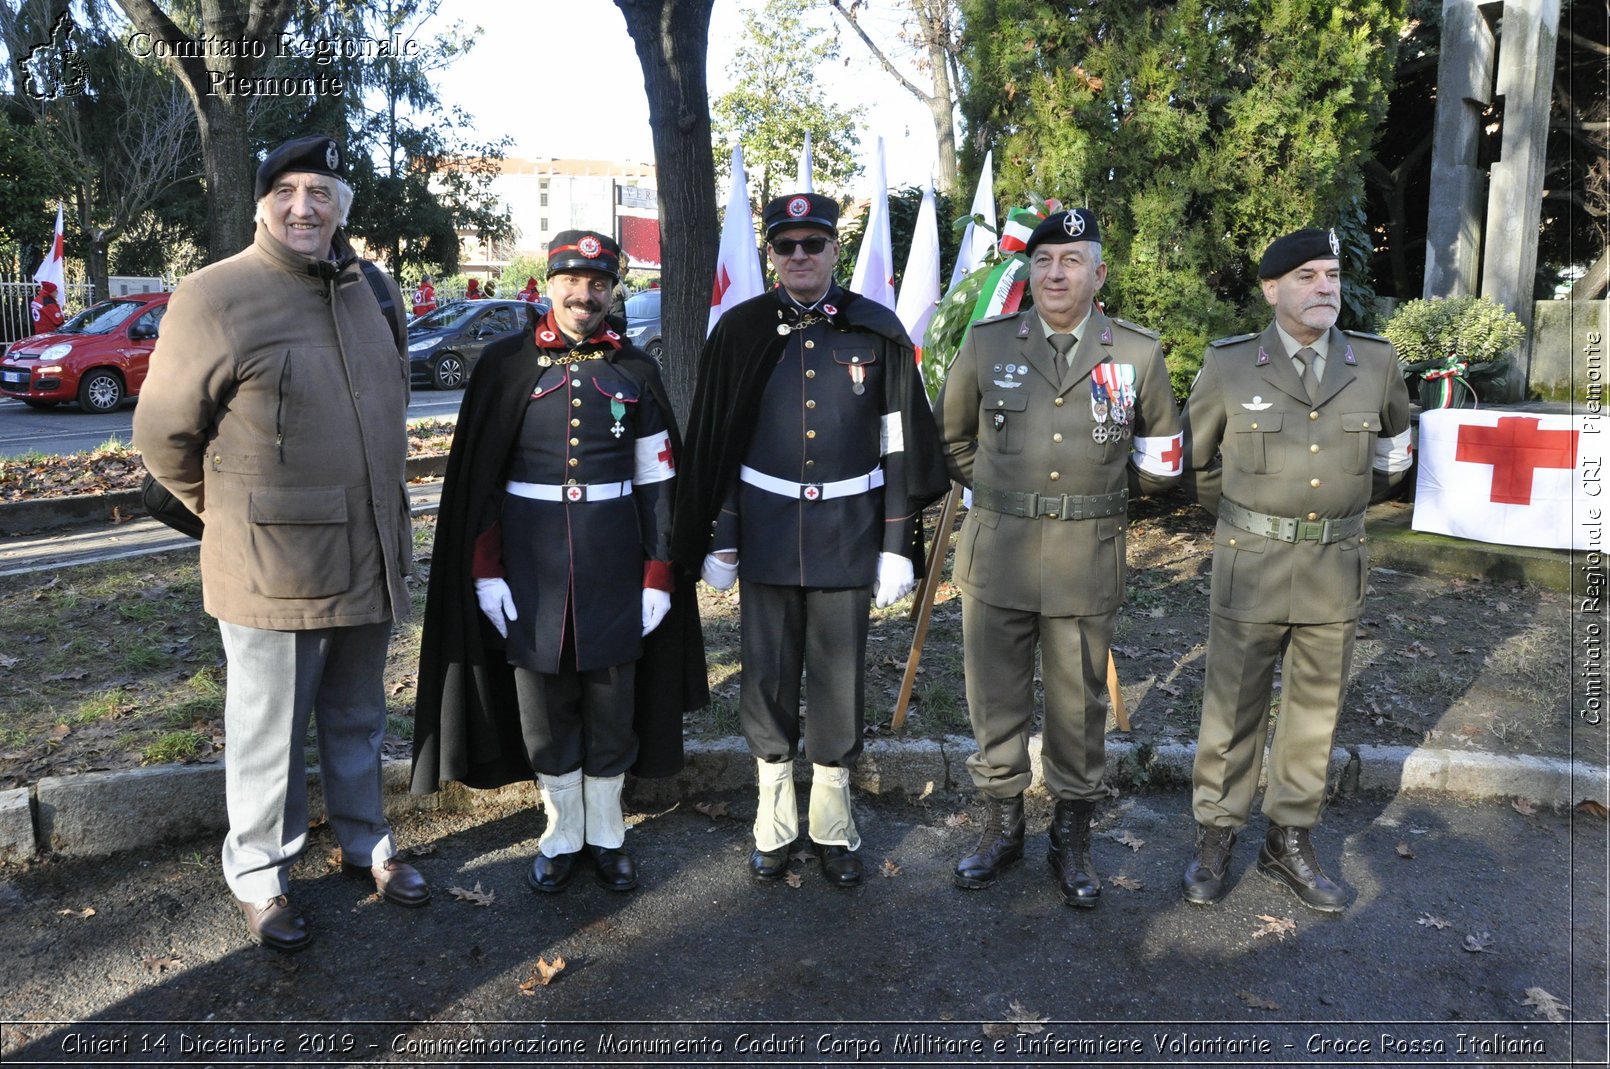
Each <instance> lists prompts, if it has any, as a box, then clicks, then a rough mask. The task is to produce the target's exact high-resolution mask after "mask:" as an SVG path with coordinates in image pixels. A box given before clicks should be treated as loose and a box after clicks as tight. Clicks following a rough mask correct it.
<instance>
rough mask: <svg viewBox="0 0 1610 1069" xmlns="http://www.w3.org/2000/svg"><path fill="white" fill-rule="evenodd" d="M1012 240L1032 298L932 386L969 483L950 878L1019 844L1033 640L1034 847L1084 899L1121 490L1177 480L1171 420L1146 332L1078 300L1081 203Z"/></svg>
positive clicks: (1097, 250) (964, 880)
mask: <svg viewBox="0 0 1610 1069" xmlns="http://www.w3.org/2000/svg"><path fill="white" fill-rule="evenodd" d="M1027 254H1028V257H1029V288H1030V290H1031V292H1032V293H1033V294H1034V308H1033V309H1032V310H1029V311H1024V312H1018V313H1016V314H1014V315H1007V316H998V317H996V318H994V319H987V320H984V321H983V322H981V323H978V324H976V325H975V326H974V327H973V330H972V331H971V333H970V334H969V335H968V338H967V340H966V342H964V343H963V345H962V348H961V351H960V352H959V353H958V354H957V356H956V361H955V363H954V364H952V365H951V368H950V372H949V374H948V375H947V377H946V380H945V387H944V389H943V390H942V391H941V392H940V395H939V403H938V411H939V423H940V433H941V435H942V436H943V438H944V440H945V447H946V449H947V451H948V453H949V460H950V465H951V473H952V475H953V476H954V477H955V478H956V479H957V480H958V481H960V482H962V483H964V484H966V485H967V486H970V487H971V488H972V490H973V503H972V507H971V508H970V509H969V510H968V512H967V519H966V521H965V522H964V523H963V525H962V531H961V538H960V541H959V542H958V543H957V547H956V569H955V578H956V585H957V586H959V587H961V590H962V643H963V647H964V651H965V663H966V672H967V710H968V715H969V717H970V718H971V720H972V723H973V736H974V738H975V740H976V741H977V743H978V752H977V753H976V754H974V755H973V756H971V757H969V758H968V759H967V770H968V771H969V772H970V773H971V774H972V777H973V783H974V784H975V785H976V786H977V787H978V790H979V793H980V794H982V795H983V800H984V816H985V819H984V828H983V833H982V835H981V836H980V837H979V842H978V845H977V847H975V848H974V850H973V851H972V852H971V853H969V854H968V855H967V856H966V857H964V858H962V859H961V861H960V862H959V863H958V864H957V866H956V871H955V874H954V879H955V882H956V884H957V885H958V886H960V887H964V888H968V889H977V888H982V887H987V886H989V885H990V884H992V883H994V882H995V880H996V878H997V877H998V876H999V874H1000V873H1001V871H1002V870H1004V869H1005V868H1007V867H1008V866H1010V865H1013V864H1015V863H1016V862H1018V861H1020V860H1022V858H1023V835H1024V824H1023V791H1024V790H1025V789H1026V788H1027V787H1028V785H1029V780H1030V775H1031V773H1030V768H1029V731H1030V729H1031V728H1032V727H1033V724H1034V674H1035V671H1034V670H1035V647H1036V646H1038V647H1039V654H1040V657H1039V659H1040V666H1041V673H1040V674H1041V676H1042V678H1043V680H1044V687H1045V730H1044V739H1043V746H1042V750H1041V753H1042V758H1043V759H1042V765H1043V767H1044V770H1045V786H1046V789H1047V790H1048V791H1049V792H1050V793H1051V795H1052V797H1054V798H1055V799H1056V810H1055V814H1054V815H1053V817H1052V821H1051V849H1050V852H1049V854H1048V856H1047V861H1048V862H1049V864H1050V866H1051V869H1052V871H1053V872H1054V873H1055V875H1056V878H1057V888H1058V890H1059V891H1060V892H1061V894H1062V899H1063V901H1064V902H1066V903H1067V904H1068V905H1070V906H1077V907H1080V908H1084V909H1089V908H1091V907H1093V906H1095V905H1096V903H1097V901H1098V900H1099V898H1100V895H1101V879H1100V877H1099V876H1097V874H1096V870H1095V867H1094V864H1093V863H1092V861H1091V856H1090V818H1091V815H1092V813H1093V812H1094V810H1095V807H1096V802H1097V801H1098V800H1100V799H1101V798H1103V797H1105V796H1106V788H1105V787H1104V786H1103V785H1102V777H1103V775H1104V773H1105V758H1106V750H1105V745H1106V728H1107V701H1106V689H1107V651H1108V648H1109V647H1110V646H1111V644H1112V634H1113V625H1114V622H1115V620H1116V617H1117V615H1118V605H1119V603H1120V602H1121V601H1122V600H1123V594H1124V529H1125V527H1126V526H1127V523H1128V507H1129V506H1128V502H1129V495H1130V493H1131V492H1132V491H1134V492H1140V493H1151V492H1155V491H1157V490H1163V489H1167V488H1168V487H1169V486H1172V485H1173V484H1174V483H1176V482H1178V480H1179V477H1180V460H1181V452H1180V449H1181V442H1180V421H1179V415H1178V412H1177V410H1176V407H1175V404H1174V394H1173V391H1172V390H1171V389H1170V388H1169V382H1168V368H1167V367H1166V366H1164V363H1163V350H1162V346H1161V345H1160V344H1159V342H1158V338H1157V335H1156V334H1154V333H1152V332H1151V331H1149V330H1145V329H1144V328H1141V327H1137V326H1135V325H1134V324H1132V323H1126V322H1124V321H1123V320H1121V319H1110V318H1108V317H1107V315H1106V314H1105V313H1103V312H1102V310H1101V307H1100V306H1099V305H1098V304H1096V300H1095V297H1096V293H1097V292H1099V291H1100V289H1101V287H1102V285H1103V284H1104V283H1105V282H1106V280H1107V265H1106V263H1105V262H1103V260H1102V258H1101V231H1100V229H1099V227H1098V226H1097V224H1096V217H1095V214H1094V213H1093V212H1091V211H1090V210H1089V209H1087V208H1073V209H1070V210H1068V211H1059V212H1054V213H1052V214H1051V215H1049V216H1048V217H1047V218H1046V219H1045V220H1044V221H1043V222H1042V223H1040V225H1039V226H1037V227H1035V229H1034V232H1033V233H1032V234H1031V235H1030V236H1029V241H1028V247H1027Z"/></svg>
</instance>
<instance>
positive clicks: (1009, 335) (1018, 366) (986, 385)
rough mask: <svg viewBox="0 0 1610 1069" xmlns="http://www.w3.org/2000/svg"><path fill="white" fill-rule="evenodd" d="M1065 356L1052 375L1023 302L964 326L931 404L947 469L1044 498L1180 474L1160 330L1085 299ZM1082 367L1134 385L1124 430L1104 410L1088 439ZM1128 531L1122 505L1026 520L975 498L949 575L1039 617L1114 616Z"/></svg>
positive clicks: (994, 601)
mask: <svg viewBox="0 0 1610 1069" xmlns="http://www.w3.org/2000/svg"><path fill="white" fill-rule="evenodd" d="M1069 357H1070V362H1069V367H1068V369H1067V371H1066V372H1065V373H1063V374H1062V375H1060V376H1059V375H1058V373H1057V368H1056V353H1055V350H1054V349H1052V347H1051V344H1050V342H1049V341H1047V340H1046V337H1045V332H1044V330H1043V328H1042V326H1041V323H1040V318H1039V316H1038V314H1037V313H1035V312H1033V311H1027V312H1019V313H1017V314H1015V315H1010V316H1000V317H997V318H994V319H987V320H984V321H982V322H980V323H977V324H975V325H974V326H973V328H972V330H971V331H970V332H969V333H968V336H967V341H966V342H965V343H964V344H963V345H962V348H961V352H960V353H958V354H957V356H956V360H955V362H954V363H953V364H952V365H951V368H950V372H949V374H948V375H947V377H946V380H945V385H944V388H943V389H942V390H941V391H940V394H939V400H938V402H937V405H936V408H937V416H938V420H939V432H940V437H941V439H942V440H943V442H944V446H945V452H946V463H947V466H948V467H949V469H950V473H951V476H952V478H954V479H956V480H957V481H958V482H961V483H962V484H963V485H966V486H968V487H972V488H974V489H975V491H976V490H977V489H978V488H980V487H988V488H991V489H994V490H999V491H1008V492H1014V493H1035V494H1041V495H1063V494H1074V495H1101V494H1110V493H1113V492H1116V491H1120V490H1124V489H1126V488H1128V489H1131V490H1135V491H1139V492H1144V493H1150V492H1155V491H1157V490H1162V489H1167V488H1168V487H1170V486H1172V485H1174V484H1175V483H1176V482H1177V481H1178V479H1179V474H1180V470H1181V463H1182V453H1181V442H1180V424H1179V415H1178V411H1177V409H1176V406H1175V404H1174V394H1173V392H1172V390H1171V389H1170V388H1169V382H1168V369H1167V367H1165V366H1164V363H1163V351H1162V347H1161V345H1160V344H1159V343H1158V339H1157V335H1155V334H1153V333H1152V332H1151V331H1148V330H1144V329H1142V328H1140V327H1137V326H1134V325H1133V324H1130V323H1125V322H1123V321H1122V320H1117V319H1109V318H1108V317H1107V316H1106V315H1104V314H1102V313H1101V312H1100V311H1098V310H1096V309H1094V308H1092V309H1091V312H1090V317H1089V320H1088V321H1087V322H1086V324H1085V326H1084V330H1083V333H1082V335H1081V337H1080V339H1079V344H1078V345H1077V346H1076V347H1075V348H1074V349H1073V350H1072V351H1071V352H1070V354H1069ZM1098 368H1105V369H1106V370H1103V371H1100V372H1097V369H1098ZM1125 369H1127V370H1125ZM1093 373H1094V374H1096V375H1099V376H1100V377H1101V378H1103V379H1109V378H1111V377H1114V376H1116V377H1117V378H1119V379H1120V380H1127V381H1128V382H1130V384H1131V386H1132V390H1133V402H1134V404H1133V409H1132V412H1131V415H1130V417H1129V423H1128V425H1127V429H1126V431H1125V433H1124V435H1123V436H1122V437H1120V436H1119V435H1117V434H1114V433H1111V428H1112V427H1113V426H1114V420H1113V419H1112V416H1111V414H1110V406H1109V415H1108V418H1107V420H1106V421H1105V422H1104V423H1102V424H1101V426H1103V427H1105V428H1107V429H1108V432H1109V433H1107V434H1105V435H1103V437H1105V439H1106V440H1105V441H1097V434H1096V429H1097V426H1098V421H1097V419H1096V415H1095V412H1094V410H1093V407H1092V383H1093V381H1094V379H1093ZM1127 527H1128V517H1127V515H1126V514H1124V513H1119V514H1117V515H1112V516H1104V517H1099V518H1095V519H1079V520H1067V519H1061V518H1057V519H1052V518H1050V517H1048V516H1042V517H1039V518H1031V517H1028V516H1016V515H1009V514H1006V513H1003V512H997V511H992V510H991V509H988V508H983V507H980V506H979V504H978V502H977V501H976V500H975V502H974V506H973V507H972V508H971V509H969V510H968V513H967V517H966V519H965V520H964V521H963V523H962V531H961V538H960V541H959V542H958V544H957V548H956V567H955V578H956V583H957V585H958V586H960V587H961V588H962V590H964V591H966V592H967V593H968V594H970V595H972V596H973V597H976V598H978V599H979V600H981V601H984V602H986V603H988V604H990V605H996V606H999V607H1001V608H1008V609H1017V610H1021V611H1026V612H1038V613H1042V614H1044V615H1047V616H1089V615H1095V614H1098V613H1107V612H1112V611H1114V610H1115V609H1117V607H1118V604H1119V602H1120V601H1121V600H1122V598H1123V588H1124V550H1125V536H1124V532H1125V530H1126V528H1127Z"/></svg>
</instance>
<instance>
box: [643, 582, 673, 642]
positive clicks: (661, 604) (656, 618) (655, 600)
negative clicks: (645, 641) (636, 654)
mask: <svg viewBox="0 0 1610 1069" xmlns="http://www.w3.org/2000/svg"><path fill="white" fill-rule="evenodd" d="M670 611H671V595H670V594H668V593H667V592H665V591H663V590H655V589H654V588H653V587H651V586H646V587H644V588H643V634H645V635H647V634H648V633H649V632H650V631H652V630H654V629H655V628H656V627H659V626H660V621H661V620H663V619H665V614H666V613H668V612H670Z"/></svg>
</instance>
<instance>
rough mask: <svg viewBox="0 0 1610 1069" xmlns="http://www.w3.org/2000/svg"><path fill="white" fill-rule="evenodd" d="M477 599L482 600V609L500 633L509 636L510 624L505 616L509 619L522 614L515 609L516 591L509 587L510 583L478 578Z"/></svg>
mask: <svg viewBox="0 0 1610 1069" xmlns="http://www.w3.org/2000/svg"><path fill="white" fill-rule="evenodd" d="M475 600H476V601H478V602H480V604H481V611H482V612H483V613H485V614H486V618H487V619H488V620H491V621H492V626H493V627H495V628H497V629H498V634H500V635H502V636H503V637H504V638H508V637H509V624H508V620H505V619H504V617H508V619H509V620H517V619H519V618H520V614H519V613H517V612H515V611H514V593H513V592H512V591H511V590H510V589H509V584H508V583H505V582H504V581H503V580H502V579H477V580H476V581H475Z"/></svg>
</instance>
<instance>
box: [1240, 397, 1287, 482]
mask: <svg viewBox="0 0 1610 1069" xmlns="http://www.w3.org/2000/svg"><path fill="white" fill-rule="evenodd" d="M1229 432H1230V434H1229V440H1230V454H1231V456H1232V457H1233V459H1234V460H1235V466H1236V467H1237V468H1239V469H1241V470H1242V471H1245V472H1249V473H1251V474H1253V475H1273V474H1274V473H1275V472H1277V471H1279V470H1280V469H1281V468H1282V467H1284V466H1285V457H1283V456H1282V455H1281V448H1280V413H1279V412H1237V413H1234V414H1232V415H1231V416H1230V426H1229Z"/></svg>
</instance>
